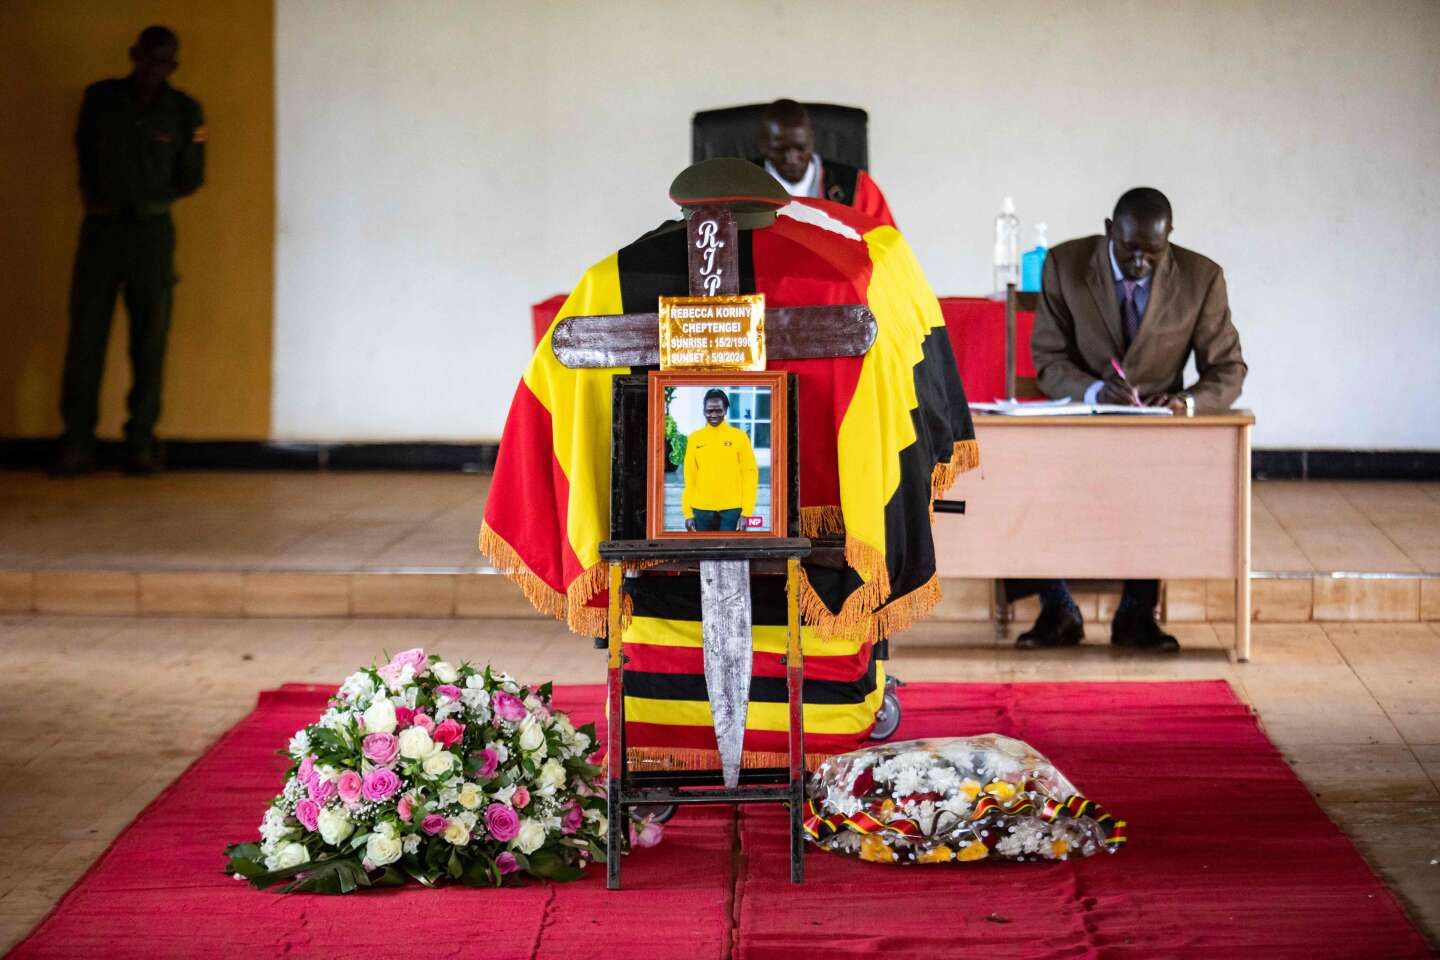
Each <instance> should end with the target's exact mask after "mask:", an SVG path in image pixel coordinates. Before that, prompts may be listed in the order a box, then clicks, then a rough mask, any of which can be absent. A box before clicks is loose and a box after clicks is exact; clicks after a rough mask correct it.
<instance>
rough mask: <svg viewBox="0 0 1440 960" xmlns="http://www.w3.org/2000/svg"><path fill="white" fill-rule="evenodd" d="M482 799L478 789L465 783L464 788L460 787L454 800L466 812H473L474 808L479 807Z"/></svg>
mask: <svg viewBox="0 0 1440 960" xmlns="http://www.w3.org/2000/svg"><path fill="white" fill-rule="evenodd" d="M483 799H485V798H484V796H483V795H482V794H481V793H480V788H479V787H478V786H476V785H475V784H473V783H467V784H465V786H463V787H461V788H460V795H459V796H458V797H456V798H455V800H456V802H457V803H459V804H460V806H462V807H464V808H465V809H466V810H474V809H475V808H476V807H478V806H480V802H481V801H482V800H483Z"/></svg>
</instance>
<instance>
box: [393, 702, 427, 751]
mask: <svg viewBox="0 0 1440 960" xmlns="http://www.w3.org/2000/svg"><path fill="white" fill-rule="evenodd" d="M391 713H392V714H393V713H394V711H393V710H392V711H391ZM399 739H400V756H402V757H404V758H405V759H407V760H424V759H425V758H426V757H428V756H430V754H432V753H434V752H435V750H436V746H435V741H434V740H431V739H430V734H428V733H426V732H425V728H424V727H406V728H405V729H404V730H401V731H400V738H399Z"/></svg>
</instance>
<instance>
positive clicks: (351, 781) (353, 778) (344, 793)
mask: <svg viewBox="0 0 1440 960" xmlns="http://www.w3.org/2000/svg"><path fill="white" fill-rule="evenodd" d="M362 784H363V781H361V779H360V774H358V773H356V772H355V771H354V770H346V771H345V772H344V773H342V774H340V780H339V781H338V782H337V783H336V784H335V788H336V789H337V790H339V791H340V799H341V800H343V801H345V802H346V803H347V804H350V803H354V802H355V801H357V800H359V799H360V794H361V786H362Z"/></svg>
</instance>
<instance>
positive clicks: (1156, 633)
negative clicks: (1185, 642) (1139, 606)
mask: <svg viewBox="0 0 1440 960" xmlns="http://www.w3.org/2000/svg"><path fill="white" fill-rule="evenodd" d="M1110 642H1111V643H1112V644H1114V645H1115V646H1117V647H1134V648H1136V649H1137V650H1153V651H1155V652H1156V653H1178V652H1179V650H1180V641H1179V640H1176V639H1175V638H1174V637H1172V636H1171V635H1170V634H1168V633H1166V632H1165V631H1164V630H1161V629H1160V624H1158V623H1156V622H1155V614H1154V612H1153V611H1150V610H1132V611H1122V612H1120V613H1117V614H1115V620H1114V622H1113V623H1111V624H1110Z"/></svg>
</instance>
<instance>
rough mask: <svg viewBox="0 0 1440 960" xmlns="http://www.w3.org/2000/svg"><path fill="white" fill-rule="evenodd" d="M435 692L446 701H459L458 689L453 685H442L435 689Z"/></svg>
mask: <svg viewBox="0 0 1440 960" xmlns="http://www.w3.org/2000/svg"><path fill="white" fill-rule="evenodd" d="M435 692H436V693H438V694H439V695H440V696H442V697H444V698H445V699H447V700H459V699H460V688H459V687H457V686H455V684H453V683H442V684H440V686H438V687H436V688H435Z"/></svg>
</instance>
